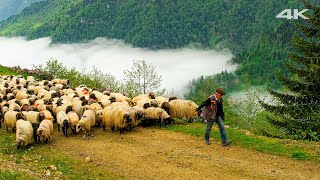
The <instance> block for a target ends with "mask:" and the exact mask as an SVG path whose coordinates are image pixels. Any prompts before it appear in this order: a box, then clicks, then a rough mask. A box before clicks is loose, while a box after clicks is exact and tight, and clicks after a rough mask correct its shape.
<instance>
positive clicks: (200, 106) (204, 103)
mask: <svg viewBox="0 0 320 180" xmlns="http://www.w3.org/2000/svg"><path fill="white" fill-rule="evenodd" d="M208 105H210V98H208V99H207V100H205V101H203V102H202V103H201V104H200V105H199V107H198V108H197V109H196V111H197V112H198V111H200V110H201V108H203V107H204V106H208Z"/></svg>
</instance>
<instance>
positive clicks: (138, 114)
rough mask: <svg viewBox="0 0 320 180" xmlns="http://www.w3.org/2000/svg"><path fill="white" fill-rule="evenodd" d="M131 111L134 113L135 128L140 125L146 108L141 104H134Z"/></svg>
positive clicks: (132, 124)
mask: <svg viewBox="0 0 320 180" xmlns="http://www.w3.org/2000/svg"><path fill="white" fill-rule="evenodd" d="M130 111H131V115H132V116H131V118H132V122H131V128H134V127H135V126H138V124H139V123H140V120H141V119H143V118H144V116H145V109H143V108H142V107H140V106H133V107H131V108H130Z"/></svg>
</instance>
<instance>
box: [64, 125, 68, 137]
mask: <svg viewBox="0 0 320 180" xmlns="http://www.w3.org/2000/svg"><path fill="white" fill-rule="evenodd" d="M64 130H65V136H66V137H68V127H65V128H64Z"/></svg>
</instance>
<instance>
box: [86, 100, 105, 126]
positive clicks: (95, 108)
mask: <svg viewBox="0 0 320 180" xmlns="http://www.w3.org/2000/svg"><path fill="white" fill-rule="evenodd" d="M89 108H90V109H91V110H93V111H94V113H95V115H96V116H95V117H96V124H95V126H96V127H100V124H101V121H102V110H103V108H102V107H101V105H100V104H98V103H93V104H90V105H89Z"/></svg>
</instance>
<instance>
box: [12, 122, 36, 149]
mask: <svg viewBox="0 0 320 180" xmlns="http://www.w3.org/2000/svg"><path fill="white" fill-rule="evenodd" d="M16 125H17V131H16V145H17V149H18V150H19V149H22V148H23V147H27V146H28V145H29V144H31V141H32V137H33V128H32V125H31V123H30V122H29V121H24V120H23V119H19V120H18V121H17V124H16Z"/></svg>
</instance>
